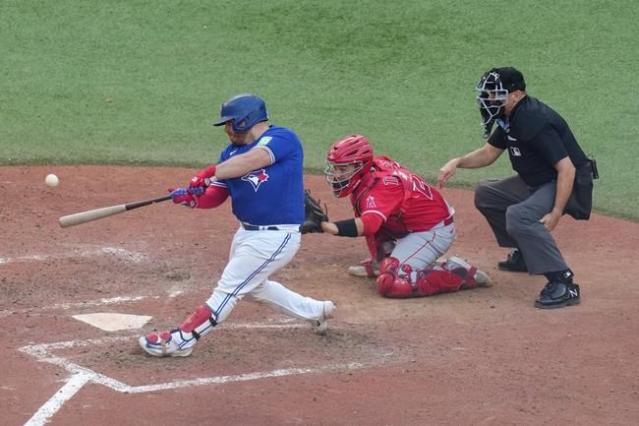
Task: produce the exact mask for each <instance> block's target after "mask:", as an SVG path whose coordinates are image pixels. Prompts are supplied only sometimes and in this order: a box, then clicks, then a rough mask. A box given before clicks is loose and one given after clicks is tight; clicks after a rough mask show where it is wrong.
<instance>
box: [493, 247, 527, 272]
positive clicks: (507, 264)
mask: <svg viewBox="0 0 639 426" xmlns="http://www.w3.org/2000/svg"><path fill="white" fill-rule="evenodd" d="M497 267H498V268H499V269H501V270H502V271H508V272H528V267H527V266H526V262H525V261H524V255H523V254H521V251H520V250H519V249H514V250H513V251H512V252H510V253H509V254H508V257H507V258H506V260H502V261H501V262H498V263H497Z"/></svg>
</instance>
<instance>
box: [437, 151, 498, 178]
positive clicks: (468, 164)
mask: <svg viewBox="0 0 639 426" xmlns="http://www.w3.org/2000/svg"><path fill="white" fill-rule="evenodd" d="M502 152H504V150H503V149H500V148H497V147H496V146H493V145H491V144H490V143H488V142H486V143H485V144H484V146H482V147H481V148H479V149H476V150H474V151H472V152H469V153H468V154H466V155H464V156H462V157H456V158H453V159H452V160H450V161H448V162H447V163H446V164H444V167H442V168H441V169H439V178H438V179H437V184H438V185H439V187H440V188H441V187H443V186H444V185H445V184H446V182H447V181H448V179H450V178H451V177H452V176H453V175H454V174H455V172H456V171H457V168H462V169H477V168H480V167H485V166H488V165H490V164H492V163H494V162H495V160H497V159H498V158H499V156H500V155H501V154H502Z"/></svg>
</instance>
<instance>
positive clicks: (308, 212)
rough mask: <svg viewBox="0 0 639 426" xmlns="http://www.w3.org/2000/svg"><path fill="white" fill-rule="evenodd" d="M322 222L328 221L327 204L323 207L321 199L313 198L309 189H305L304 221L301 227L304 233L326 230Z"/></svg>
mask: <svg viewBox="0 0 639 426" xmlns="http://www.w3.org/2000/svg"><path fill="white" fill-rule="evenodd" d="M321 222H328V211H327V209H326V205H324V208H322V206H321V204H320V201H319V200H316V199H315V198H313V197H312V196H311V192H310V191H309V190H308V189H307V190H305V191H304V223H303V224H302V226H301V228H300V230H301V231H302V234H308V233H312V232H324V231H322V226H321V225H320V224H321Z"/></svg>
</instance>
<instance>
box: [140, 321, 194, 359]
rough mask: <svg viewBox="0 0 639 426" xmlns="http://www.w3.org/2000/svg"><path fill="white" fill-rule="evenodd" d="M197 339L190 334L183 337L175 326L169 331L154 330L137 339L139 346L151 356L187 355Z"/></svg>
mask: <svg viewBox="0 0 639 426" xmlns="http://www.w3.org/2000/svg"><path fill="white" fill-rule="evenodd" d="M196 342H197V340H196V339H195V337H193V336H191V338H190V339H184V338H183V335H182V331H181V330H180V329H179V328H177V329H175V330H171V331H162V332H157V331H154V332H152V333H149V334H147V335H146V336H142V337H140V338H139V339H138V343H139V344H140V347H141V348H142V349H144V351H145V352H146V353H147V354H149V355H152V356H157V357H166V356H189V355H191V352H193V347H194V346H195V343H196Z"/></svg>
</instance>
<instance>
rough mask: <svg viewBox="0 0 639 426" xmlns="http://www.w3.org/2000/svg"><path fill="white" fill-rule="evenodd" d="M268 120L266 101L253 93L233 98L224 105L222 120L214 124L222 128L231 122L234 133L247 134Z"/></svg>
mask: <svg viewBox="0 0 639 426" xmlns="http://www.w3.org/2000/svg"><path fill="white" fill-rule="evenodd" d="M266 120H268V115H267V113H266V103H265V102H264V99H262V98H260V97H259V96H257V95H253V94H251V93H244V94H241V95H236V96H233V97H232V98H231V99H229V100H228V101H226V102H224V103H223V104H222V109H221V110H220V118H219V119H218V120H217V121H216V122H214V123H213V125H214V126H222V125H223V124H226V123H228V122H229V121H230V122H231V126H232V127H233V131H235V132H240V133H243V132H247V131H249V130H250V129H251V127H253V126H255V125H256V124H257V123H259V122H261V121H266Z"/></svg>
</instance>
